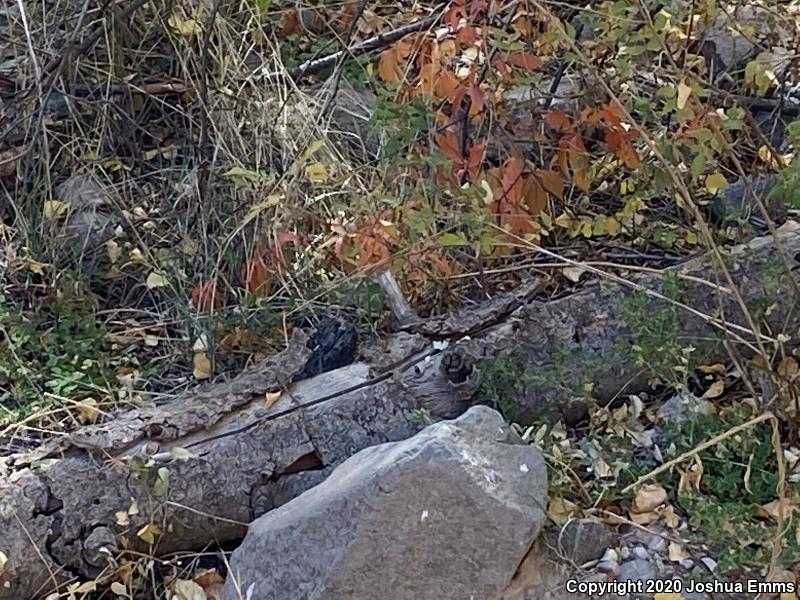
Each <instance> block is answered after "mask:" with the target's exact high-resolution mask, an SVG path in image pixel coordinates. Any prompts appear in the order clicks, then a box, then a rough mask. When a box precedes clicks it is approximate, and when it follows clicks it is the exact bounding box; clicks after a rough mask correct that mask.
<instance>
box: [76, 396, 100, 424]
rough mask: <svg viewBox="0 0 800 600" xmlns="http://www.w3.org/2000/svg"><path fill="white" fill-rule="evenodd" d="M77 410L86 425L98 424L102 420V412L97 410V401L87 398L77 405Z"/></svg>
mask: <svg viewBox="0 0 800 600" xmlns="http://www.w3.org/2000/svg"><path fill="white" fill-rule="evenodd" d="M75 409H76V410H77V411H78V414H79V415H80V416H81V420H82V421H83V422H84V423H96V422H97V419H98V418H100V414H101V413H100V411H99V410H98V409H97V400H95V399H94V398H86V399H85V400H81V401H80V402H78V403H76V404H75Z"/></svg>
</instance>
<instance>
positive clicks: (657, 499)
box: [631, 483, 667, 514]
mask: <svg viewBox="0 0 800 600" xmlns="http://www.w3.org/2000/svg"><path fill="white" fill-rule="evenodd" d="M666 501H667V490H665V489H664V488H663V487H661V486H660V485H658V484H657V483H651V484H648V485H644V486H642V487H641V488H640V489H639V491H638V492H636V497H635V498H634V499H633V504H632V505H631V512H632V513H635V514H643V513H649V512H653V511H654V510H655V509H656V508H658V507H659V506H661V505H662V504H664V503H665V502H666Z"/></svg>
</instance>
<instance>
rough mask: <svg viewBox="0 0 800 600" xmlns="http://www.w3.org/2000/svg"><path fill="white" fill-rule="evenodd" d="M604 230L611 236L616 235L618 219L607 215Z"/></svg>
mask: <svg viewBox="0 0 800 600" xmlns="http://www.w3.org/2000/svg"><path fill="white" fill-rule="evenodd" d="M606 231H607V232H608V235H610V236H611V237H616V235H617V234H618V233H619V221H617V220H616V219H615V218H614V217H607V218H606Z"/></svg>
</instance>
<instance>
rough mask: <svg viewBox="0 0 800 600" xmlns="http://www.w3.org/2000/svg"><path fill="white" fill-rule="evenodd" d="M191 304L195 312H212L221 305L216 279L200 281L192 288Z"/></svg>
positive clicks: (221, 300)
mask: <svg viewBox="0 0 800 600" xmlns="http://www.w3.org/2000/svg"><path fill="white" fill-rule="evenodd" d="M191 295H192V304H194V307H195V308H196V309H197V312H201V313H205V312H212V311H213V310H216V309H218V308H221V307H222V303H223V298H222V292H221V291H220V290H219V288H218V287H217V283H216V281H201V282H200V283H198V284H197V285H196V286H194V287H193V288H192V294H191Z"/></svg>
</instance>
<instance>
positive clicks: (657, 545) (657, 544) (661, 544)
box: [647, 535, 667, 552]
mask: <svg viewBox="0 0 800 600" xmlns="http://www.w3.org/2000/svg"><path fill="white" fill-rule="evenodd" d="M647 547H648V548H649V549H650V550H652V551H653V552H663V551H664V550H666V549H667V540H665V539H664V538H663V537H661V536H660V535H654V536H653V537H651V538H650V541H649V542H648V543H647Z"/></svg>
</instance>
